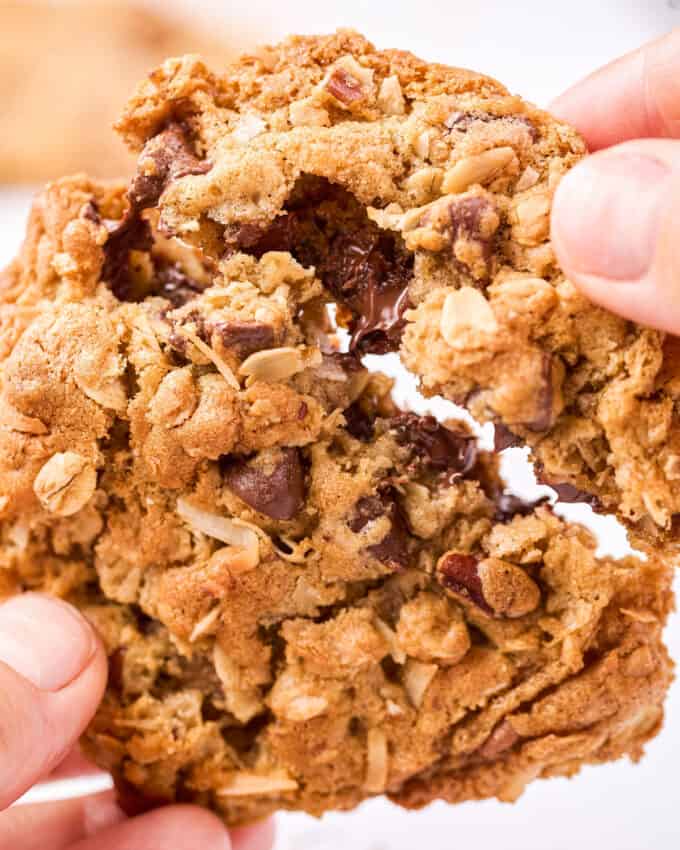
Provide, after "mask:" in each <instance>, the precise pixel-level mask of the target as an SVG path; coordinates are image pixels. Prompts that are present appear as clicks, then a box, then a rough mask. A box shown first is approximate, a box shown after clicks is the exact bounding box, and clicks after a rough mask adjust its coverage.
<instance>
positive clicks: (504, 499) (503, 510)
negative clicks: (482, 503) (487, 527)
mask: <svg viewBox="0 0 680 850" xmlns="http://www.w3.org/2000/svg"><path fill="white" fill-rule="evenodd" d="M549 501H550V499H549V497H548V496H541V497H540V498H538V499H534V500H533V501H528V502H527V501H525V500H524V499H521V498H520V497H519V496H515V495H513V494H512V493H501V494H500V495H499V496H497V498H496V513H495V514H494V519H495V520H496V522H510V520H511V519H512V518H513V517H516V516H529V515H530V514H532V513H533V512H534V511H535V510H536V508H537V507H539V505H545V504H547V503H548V502H549Z"/></svg>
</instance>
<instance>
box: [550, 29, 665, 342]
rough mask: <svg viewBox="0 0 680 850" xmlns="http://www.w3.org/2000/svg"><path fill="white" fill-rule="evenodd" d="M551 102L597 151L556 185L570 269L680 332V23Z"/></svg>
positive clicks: (647, 320)
mask: <svg viewBox="0 0 680 850" xmlns="http://www.w3.org/2000/svg"><path fill="white" fill-rule="evenodd" d="M551 111H552V112H554V113H555V114H556V115H557V116H558V117H560V118H562V119H563V120H565V121H567V122H569V123H570V124H573V125H574V126H575V127H576V128H577V129H579V130H580V131H581V133H583V135H584V136H585V139H586V142H587V144H588V146H589V148H590V150H591V151H594V153H593V155H592V156H590V157H588V158H587V159H586V160H585V161H584V162H582V163H580V164H579V165H578V166H576V168H574V169H573V170H572V171H570V172H569V173H568V174H567V175H566V177H565V178H564V179H563V180H562V182H561V183H560V186H559V188H558V190H557V193H556V195H555V201H554V205H553V216H552V240H553V245H554V248H555V252H556V254H557V257H558V260H559V262H560V264H561V266H562V268H563V269H564V271H565V274H566V275H567V277H568V278H569V279H570V280H572V281H573V282H574V283H575V284H577V285H578V286H579V287H580V288H581V289H582V290H583V291H584V292H585V293H586V295H588V296H589V297H590V298H591V299H592V300H593V301H596V302H598V303H599V304H602V305H603V306H605V307H607V308H608V309H610V310H612V311H613V312H615V313H619V314H621V315H622V316H625V317H626V318H629V319H634V320H635V321H638V322H640V323H642V324H646V325H650V326H652V327H657V328H660V329H662V330H666V331H670V332H671V333H676V334H680V29H677V30H674V31H673V32H671V33H670V34H669V35H667V36H666V37H664V38H662V39H660V40H659V41H656V42H653V43H652V44H649V45H647V46H646V47H643V48H641V49H640V50H638V51H637V52H635V53H632V54H630V55H628V56H624V57H623V58H622V59H619V60H618V61H616V62H614V63H613V64H611V65H608V66H607V67H605V68H603V69H601V70H600V71H597V72H596V73H595V74H593V75H592V76H590V77H588V78H587V79H586V80H584V81H583V82H581V83H578V84H577V85H576V86H574V87H573V88H572V89H570V90H569V91H567V92H566V94H563V95H562V96H561V97H560V98H558V100H557V101H556V102H555V103H553V104H552V107H551Z"/></svg>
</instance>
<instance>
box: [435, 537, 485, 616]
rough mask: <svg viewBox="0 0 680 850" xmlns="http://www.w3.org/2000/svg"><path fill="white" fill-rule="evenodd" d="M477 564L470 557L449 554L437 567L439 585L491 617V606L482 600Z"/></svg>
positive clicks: (475, 560) (453, 553) (482, 592)
mask: <svg viewBox="0 0 680 850" xmlns="http://www.w3.org/2000/svg"><path fill="white" fill-rule="evenodd" d="M478 563H479V562H478V561H477V559H476V558H474V557H473V556H472V555H462V554H459V553H457V552H449V553H448V554H446V555H445V556H444V557H443V558H442V559H441V560H440V561H439V563H438V565H437V576H438V579H439V582H440V584H442V586H443V587H445V588H446V589H447V590H450V591H451V592H452V593H454V594H455V595H456V596H462V597H463V598H465V599H469V600H470V602H474V604H475V605H476V606H477V607H478V608H481V609H482V611H484V612H485V613H487V614H491V615H493V613H494V612H493V610H492V608H491V606H490V605H489V604H488V603H487V601H486V599H485V598H484V591H483V589H482V580H481V579H480V577H479V573H478V571H477V564H478Z"/></svg>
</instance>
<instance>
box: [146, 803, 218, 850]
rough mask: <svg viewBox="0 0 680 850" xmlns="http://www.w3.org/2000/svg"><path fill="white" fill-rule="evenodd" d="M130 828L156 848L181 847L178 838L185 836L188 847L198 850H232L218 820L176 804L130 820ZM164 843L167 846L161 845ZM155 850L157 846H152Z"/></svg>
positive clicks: (197, 809) (212, 814)
mask: <svg viewBox="0 0 680 850" xmlns="http://www.w3.org/2000/svg"><path fill="white" fill-rule="evenodd" d="M129 824H130V825H131V826H135V827H136V828H139V829H140V830H142V829H143V831H146V832H148V833H149V834H152V835H153V836H154V840H155V842H157V843H158V846H159V847H166V846H167V847H181V846H182V845H181V844H179V841H178V836H182V835H183V836H186V839H185V840H186V841H187V847H200V848H201V850H203V848H205V850H232V843H231V839H230V837H229V833H228V831H227V827H226V826H225V824H224V822H223V821H222V820H220V818H219V817H218V816H217V815H216V814H214V813H213V812H211V811H209V810H208V809H204V808H201V807H200V806H192V805H188V804H182V803H180V804H176V805H172V806H164V807H162V808H160V809H155V810H154V811H153V812H149V813H148V814H146V815H141V816H140V817H137V818H133V819H132V820H130V821H129ZM163 842H167V844H165V843H163ZM152 847H153V848H154V850H155V848H156V843H154V844H152Z"/></svg>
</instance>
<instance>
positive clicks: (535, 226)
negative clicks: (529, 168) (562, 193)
mask: <svg viewBox="0 0 680 850" xmlns="http://www.w3.org/2000/svg"><path fill="white" fill-rule="evenodd" d="M509 219H510V223H511V224H512V238H513V239H514V240H515V241H516V242H518V243H519V244H520V245H524V246H525V247H527V248H532V247H535V246H536V245H540V244H541V243H542V242H545V240H546V239H547V238H548V235H549V233H550V195H549V193H548V191H547V189H546V187H545V186H542V187H537V188H536V189H535V190H533V191H532V192H531V193H526V194H525V195H523V196H517V197H515V198H514V199H513V202H512V207H511V209H510V214H509Z"/></svg>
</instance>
